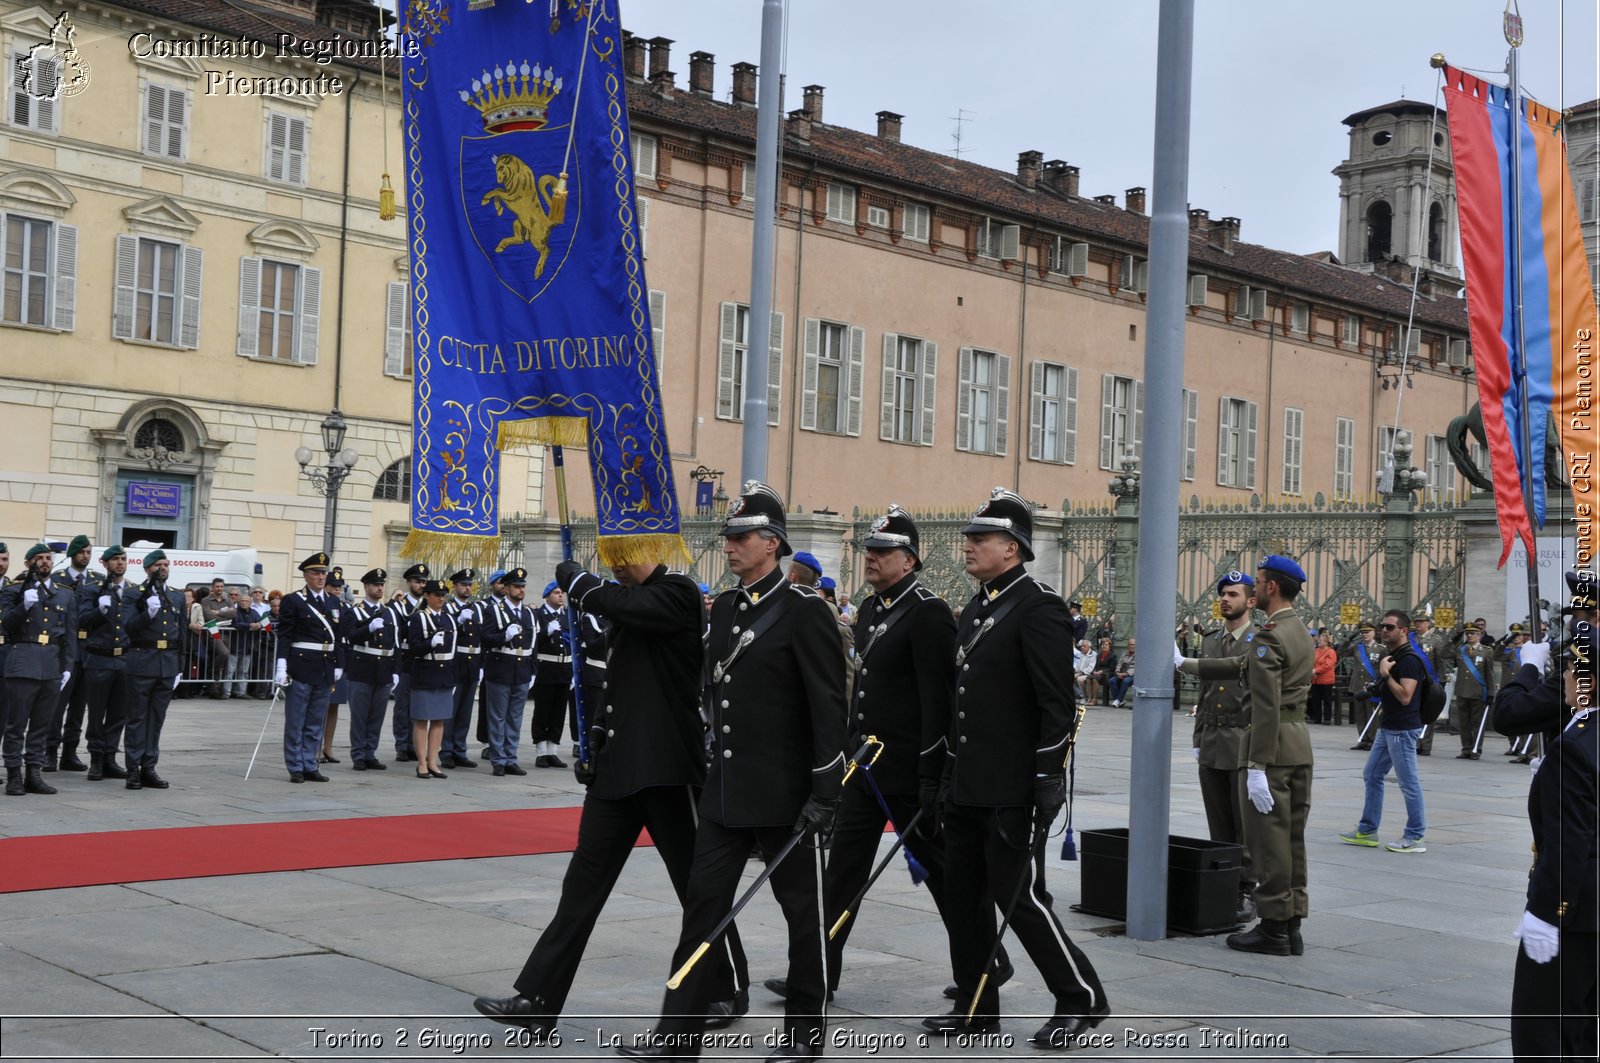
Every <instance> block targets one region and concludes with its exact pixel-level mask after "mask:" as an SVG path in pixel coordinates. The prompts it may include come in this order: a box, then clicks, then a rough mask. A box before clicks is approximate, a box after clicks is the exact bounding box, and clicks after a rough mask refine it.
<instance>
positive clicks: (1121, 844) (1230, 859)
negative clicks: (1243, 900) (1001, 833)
mask: <svg viewBox="0 0 1600 1063" xmlns="http://www.w3.org/2000/svg"><path fill="white" fill-rule="evenodd" d="M1078 837H1079V843H1078V862H1079V864H1081V865H1082V868H1081V874H1082V880H1081V886H1080V895H1081V899H1080V900H1079V902H1078V904H1077V905H1075V907H1076V909H1077V910H1078V911H1082V912H1088V913H1089V914H1091V915H1103V916H1106V917H1108V918H1111V919H1126V918H1127V917H1128V829H1127V828H1126V827H1118V828H1113V829H1110V830H1085V831H1080V832H1079V835H1078ZM1243 861H1244V849H1243V847H1242V846H1238V845H1233V844H1230V843H1227V842H1214V841H1210V840H1208V839H1205V838H1184V837H1180V836H1178V835H1176V834H1174V835H1169V836H1168V837H1167V927H1168V929H1170V930H1181V931H1183V932H1184V933H1186V934H1217V933H1221V932H1222V931H1225V930H1231V929H1233V928H1234V927H1236V926H1238V923H1237V922H1236V921H1235V919H1234V914H1235V912H1236V911H1237V909H1238V904H1239V871H1240V865H1241V864H1242V863H1243Z"/></svg>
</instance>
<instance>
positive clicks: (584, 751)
mask: <svg viewBox="0 0 1600 1063" xmlns="http://www.w3.org/2000/svg"><path fill="white" fill-rule="evenodd" d="M550 462H551V464H552V465H554V466H555V471H556V510H557V515H558V516H559V517H560V518H561V560H563V561H571V560H572V553H573V550H572V518H571V516H570V515H569V514H568V512H567V460H566V454H565V452H564V451H563V450H562V448H561V447H560V446H559V445H555V446H552V447H551V448H550ZM566 608H567V630H566V639H567V655H568V656H569V657H570V658H571V659H572V712H573V717H574V719H576V721H577V724H578V733H577V734H576V735H573V738H575V739H576V740H577V743H578V764H579V765H580V766H581V767H582V768H583V769H584V770H585V771H587V770H588V768H589V714H588V713H587V712H585V711H584V704H583V643H582V642H581V641H580V640H579V639H578V611H577V610H576V609H575V608H573V606H572V599H571V598H568V599H567V600H566Z"/></svg>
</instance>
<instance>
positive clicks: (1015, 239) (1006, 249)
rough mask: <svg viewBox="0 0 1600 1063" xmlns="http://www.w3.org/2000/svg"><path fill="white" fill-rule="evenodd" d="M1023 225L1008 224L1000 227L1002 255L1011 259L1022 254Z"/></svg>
mask: <svg viewBox="0 0 1600 1063" xmlns="http://www.w3.org/2000/svg"><path fill="white" fill-rule="evenodd" d="M1021 245H1022V226H1020V225H1006V226H1003V227H1002V228H1001V229H1000V257H1001V258H1003V259H1006V260H1007V261H1011V260H1014V259H1017V258H1020V257H1021V256H1022V246H1021Z"/></svg>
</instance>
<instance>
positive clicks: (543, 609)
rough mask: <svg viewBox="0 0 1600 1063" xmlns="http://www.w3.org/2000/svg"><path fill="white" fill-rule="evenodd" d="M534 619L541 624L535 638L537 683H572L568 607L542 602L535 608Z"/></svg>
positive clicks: (537, 684)
mask: <svg viewBox="0 0 1600 1063" xmlns="http://www.w3.org/2000/svg"><path fill="white" fill-rule="evenodd" d="M533 623H534V626H535V627H536V628H538V631H536V632H535V633H534V638H533V649H534V654H535V656H537V657H538V665H537V667H536V668H535V670H534V678H533V682H534V685H535V686H541V687H544V686H564V687H565V686H571V685H572V653H571V652H570V651H569V649H568V647H567V611H566V610H565V609H552V608H550V606H548V605H545V604H540V606H539V608H537V609H535V610H534V611H533ZM552 623H553V624H555V625H556V630H555V631H554V632H552V631H551V630H550V625H551V624H552Z"/></svg>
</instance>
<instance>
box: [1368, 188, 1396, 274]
mask: <svg viewBox="0 0 1600 1063" xmlns="http://www.w3.org/2000/svg"><path fill="white" fill-rule="evenodd" d="M1393 224H1394V211H1393V210H1391V209H1390V207H1389V204H1387V203H1385V202H1383V201H1382V200H1381V199H1380V200H1379V201H1378V202H1376V203H1374V204H1373V205H1372V206H1370V207H1368V208H1367V253H1366V255H1365V257H1363V258H1362V261H1363V262H1382V261H1383V260H1384V259H1386V258H1388V257H1389V240H1390V228H1391V226H1392V225H1393Z"/></svg>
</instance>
